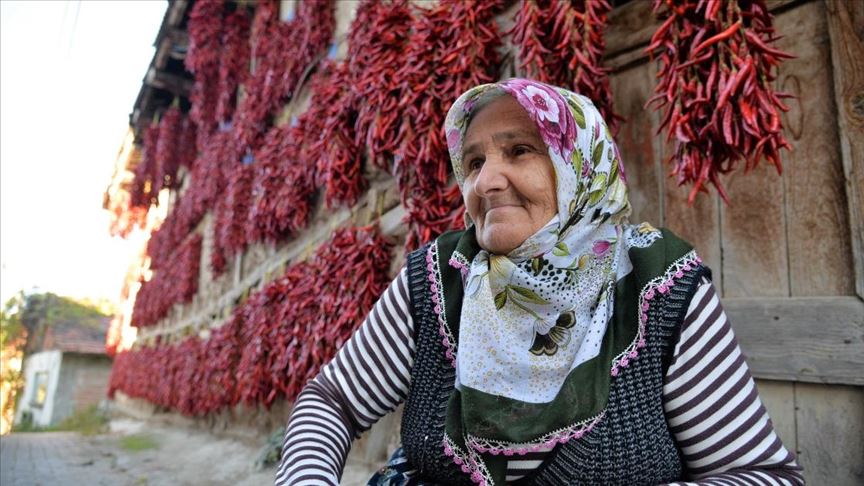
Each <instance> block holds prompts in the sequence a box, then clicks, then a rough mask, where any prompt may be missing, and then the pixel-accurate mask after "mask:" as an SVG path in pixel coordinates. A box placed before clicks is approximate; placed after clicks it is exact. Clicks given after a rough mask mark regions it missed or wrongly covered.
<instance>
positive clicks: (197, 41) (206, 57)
mask: <svg viewBox="0 0 864 486" xmlns="http://www.w3.org/2000/svg"><path fill="white" fill-rule="evenodd" d="M224 6H225V5H224V3H223V2H222V1H220V0H199V1H196V2H195V5H193V7H192V11H191V12H190V13H189V28H188V30H189V51H188V52H187V54H186V59H185V61H184V62H185V64H186V69H188V70H189V72H191V73H192V74H194V75H195V83H194V85H193V88H192V94H191V96H190V98H191V101H192V109H191V111H190V113H189V116H190V117H192V120H193V121H194V122H195V124H196V125H197V127H198V129H197V132H196V134H197V146H198V148H199V149H200V150H203V148H204V147H205V146H206V144H207V139H208V138H209V137H210V134H211V133H212V132H213V131H214V130H215V129H216V126H217V119H216V105H217V103H218V101H219V62H220V58H221V57H222V33H223V22H224V19H223V14H224Z"/></svg>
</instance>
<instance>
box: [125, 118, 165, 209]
mask: <svg viewBox="0 0 864 486" xmlns="http://www.w3.org/2000/svg"><path fill="white" fill-rule="evenodd" d="M158 143H159V126H158V125H156V124H151V125H150V126H149V127H147V128H146V129H144V148H143V150H142V152H141V160H140V161H139V162H138V165H137V166H135V169H134V171H133V172H134V173H135V179H134V180H133V183H132V186H131V188H130V190H129V198H130V204H131V205H132V207H139V208H148V209H149V208H150V205H151V204H152V203H153V202H155V201H154V199H155V197H156V194H155V193H154V192H153V179H154V175H155V172H156V145H157V144H158Z"/></svg>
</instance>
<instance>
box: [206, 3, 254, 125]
mask: <svg viewBox="0 0 864 486" xmlns="http://www.w3.org/2000/svg"><path fill="white" fill-rule="evenodd" d="M249 23H250V22H249V14H247V13H246V9H245V8H244V7H240V6H238V8H237V10H236V11H234V12H232V13H230V14H229V15H228V16H227V17H225V23H224V27H223V32H222V42H221V44H222V46H221V49H222V51H221V53H222V54H221V56H220V59H219V81H218V84H217V89H216V91H217V93H218V95H217V98H216V107H215V114H214V116H215V117H216V121H217V122H219V123H224V122H228V121H231V117H232V115H233V114H234V107H235V106H236V100H237V88H238V87H239V86H240V85H241V84H243V82H245V81H246V77H247V76H248V74H249Z"/></svg>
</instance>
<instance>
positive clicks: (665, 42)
mask: <svg viewBox="0 0 864 486" xmlns="http://www.w3.org/2000/svg"><path fill="white" fill-rule="evenodd" d="M654 11H655V12H656V13H657V15H658V18H660V19H661V20H663V24H662V25H661V26H660V28H659V29H658V30H657V32H656V33H655V34H654V36H653V37H652V38H651V44H650V45H649V46H648V48H647V49H646V50H647V51H649V52H651V53H652V56H654V57H657V58H658V59H659V66H660V69H659V73H658V77H659V78H660V82H659V83H658V85H657V87H656V88H655V93H656V95H655V96H654V97H652V98H651V100H649V104H650V103H652V102H656V103H657V109H660V110H663V120H662V122H661V125H660V128H661V130H662V129H666V130H667V134H668V135H667V141H668V140H671V139H672V138H674V139H675V152H674V154H673V155H672V156H671V157H670V158H669V163H670V164H671V165H672V166H673V168H672V174H673V175H674V176H675V178H676V180H677V181H678V184H679V185H683V184H693V187H692V189H691V190H690V195H689V198H688V201H689V202H690V203H692V202H693V200H694V199H695V197H696V195H697V194H698V193H699V192H700V191H704V192H707V184H708V183H711V184H713V185H714V187H715V188H717V191H718V192H719V193H720V196H721V197H722V198H723V200H724V201H726V202H727V203H728V202H729V197H728V195H727V194H726V191H725V190H724V189H723V185H722V184H721V181H720V177H719V176H720V174H725V173H728V172H731V171H732V170H734V169H735V168H736V166H737V165H738V162H739V161H740V160H742V159H743V160H745V161H746V165H745V167H746V169H747V170H749V169H752V168H754V167H756V165H757V164H758V163H759V161H760V159H762V158H763V157H764V158H765V159H767V160H768V162H769V163H771V164H773V165H774V166H775V167H776V168H777V172H778V173H779V172H781V170H782V165H781V161H780V149H781V148H784V147H785V148H787V149H788V148H790V146H789V143H788V142H787V141H786V138H785V137H784V136H783V133H782V131H783V127H782V126H781V123H780V112H781V111H787V110H788V109H789V108H788V107H786V106H785V105H784V104H783V102H782V99H783V98H785V97H788V96H790V95H788V94H785V93H778V92H775V91H774V88H773V87H772V86H771V83H772V82H773V81H774V80H775V79H776V78H777V70H778V66H779V65H780V63H781V62H782V61H783V60H784V59H789V58H792V57H793V56H792V55H790V54H787V53H785V52H781V51H779V50H777V49H775V48H774V47H772V46H771V44H772V43H773V42H774V41H775V40H777V38H778V37H777V36H776V33H775V31H774V28H773V27H772V20H771V19H772V17H771V14H770V13H769V12H768V8H767V6H766V5H765V2H764V0H740V1H738V0H687V1H676V2H671V1H669V0H655V1H654Z"/></svg>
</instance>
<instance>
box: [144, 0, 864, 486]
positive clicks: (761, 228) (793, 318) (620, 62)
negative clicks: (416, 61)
mask: <svg viewBox="0 0 864 486" xmlns="http://www.w3.org/2000/svg"><path fill="white" fill-rule="evenodd" d="M292 3H293V2H291V1H289V0H286V1H285V2H284V5H286V7H287V6H290V5H292ZM830 4H831V3H830V2H829V5H830ZM772 8H773V9H774V11H775V14H776V15H777V17H776V19H775V25H776V26H777V29H778V32H779V33H780V34H783V35H784V36H785V37H784V38H783V39H782V40H781V41H779V42H778V47H780V48H781V49H784V50H787V51H790V52H792V53H794V54H795V55H797V56H798V58H797V59H793V60H790V61H788V62H786V63H784V64H783V67H782V69H781V72H780V79H779V80H778V83H777V85H778V88H779V89H781V90H784V91H791V92H793V94H795V95H796V96H797V98H796V99H795V100H791V101H790V106H791V108H792V109H791V111H790V112H788V113H786V114H785V115H784V117H783V122H784V126H785V127H786V133H787V137H788V138H789V140H790V143H792V145H793V146H794V150H793V151H791V152H785V153H784V154H783V156H784V165H785V167H784V174H783V176H779V175H778V174H777V173H776V171H775V170H774V169H773V168H772V167H770V166H768V165H767V164H763V165H762V166H760V167H759V168H758V169H756V170H754V171H752V172H750V173H749V174H746V175H745V174H744V172H743V171H738V172H735V173H734V174H732V175H730V176H729V177H726V178H725V179H724V181H725V183H726V187H727V189H728V190H729V192H730V195H731V198H732V204H731V205H725V204H723V203H722V202H721V201H720V200H719V198H718V197H716V194H713V193H712V194H711V195H708V196H700V198H698V199H697V200H696V202H695V203H694V204H693V205H692V206H690V205H688V204H687V202H686V197H687V191H688V189H689V188H680V187H678V186H677V185H676V184H675V183H674V180H673V179H671V178H669V177H668V173H669V166H668V165H666V160H667V159H668V157H669V154H670V151H671V150H672V147H671V145H669V144H665V143H663V137H662V136H656V135H655V130H656V128H657V126H658V125H659V121H660V120H659V117H660V114H659V113H657V112H654V111H651V110H646V109H645V108H644V106H645V102H646V100H647V99H648V98H649V97H650V96H651V95H652V90H653V87H654V84H655V79H656V78H655V74H656V66H655V64H654V63H653V62H651V61H650V60H649V59H648V57H647V55H646V54H645V53H644V52H643V48H644V47H645V45H647V41H648V39H649V38H650V36H651V34H652V33H653V32H654V31H656V28H657V26H658V22H657V21H656V20H655V18H654V16H653V14H652V13H651V12H650V2H641V1H636V2H631V3H629V4H627V5H624V6H623V7H620V8H618V9H616V11H615V12H613V14H612V15H611V16H610V26H609V29H608V31H607V53H608V55H607V57H606V65H607V66H608V67H609V68H610V69H611V70H612V72H611V75H610V77H611V79H610V81H611V85H612V90H613V95H614V96H615V108H616V111H617V112H618V113H620V114H621V115H623V116H624V117H626V118H627V121H626V122H625V123H623V124H622V127H621V130H620V132H619V134H618V135H617V137H616V140H617V142H618V144H619V147H620V150H621V153H622V157H623V159H624V161H625V165H626V168H627V176H628V182H629V185H630V189H631V201H632V204H633V208H634V213H633V217H632V220H633V221H635V222H639V221H650V222H652V223H653V224H655V225H663V226H667V227H669V228H671V229H672V230H673V231H675V232H676V233H678V234H680V235H681V236H683V237H684V238H685V239H687V240H689V241H691V242H692V243H693V244H694V245H695V246H696V248H697V250H698V251H699V253H700V254H701V255H702V257H703V258H704V259H705V260H706V262H707V263H708V265H710V266H711V267H712V269H713V270H714V282H715V285H716V286H717V288H718V289H719V291H720V292H721V294H722V295H723V302H724V305H725V306H726V307H727V310H728V311H729V312H730V317H731V319H732V325H733V328H734V329H735V331H736V333H738V336H739V341H740V343H741V346H742V349H743V350H744V352H745V354H746V355H747V358H748V361H749V362H750V364H751V367H752V371H753V374H754V376H755V377H756V378H757V383H758V387H759V390H760V395H761V397H762V399H763V401H764V402H765V406H766V408H767V409H768V410H769V413H770V414H771V417H772V419H773V422H774V425H775V428H776V429H777V431H778V434H779V435H780V437H781V438H782V439H783V441H784V443H785V444H786V445H787V447H788V448H789V449H790V450H793V451H795V452H796V453H797V454H798V456H799V459H800V462H801V463H802V465H803V466H804V468H805V476H806V477H807V479H808V481H809V482H810V483H811V484H832V485H844V484H849V485H853V484H864V459H862V458H864V388H862V386H861V385H862V384H864V381H862V378H861V377H862V374H861V370H862V369H864V367H861V366H860V363H861V360H862V358H864V353H861V351H860V350H861V349H862V335H864V332H862V330H864V317H862V316H864V312H862V309H864V305H862V293H861V291H860V290H857V288H856V281H857V280H860V272H858V271H856V267H855V266H854V265H853V261H855V260H856V259H857V260H858V261H860V260H861V259H862V255H861V254H860V251H859V252H858V253H855V246H854V245H853V239H854V231H855V228H857V227H859V225H860V224H861V222H860V221H856V220H855V219H854V218H850V217H849V213H850V208H852V207H854V206H855V205H856V204H860V200H859V199H855V197H854V191H851V189H850V188H854V187H856V186H854V185H853V184H851V183H850V180H851V179H849V177H848V176H846V177H844V167H846V166H848V165H849V164H852V163H858V162H855V161H854V160H853V161H851V162H850V161H848V160H845V159H844V158H843V157H842V154H841V150H840V147H839V146H838V139H841V138H842V137H843V136H844V135H843V133H844V132H843V130H844V129H843V128H842V127H841V126H839V122H838V110H837V104H838V101H837V100H836V99H835V89H836V88H835V85H836V79H835V78H836V77H837V74H836V73H835V69H838V68H837V67H836V66H834V65H833V64H832V56H833V55H834V53H835V52H836V51H837V50H839V49H841V48H842V46H843V44H842V43H839V42H837V41H835V40H834V39H832V32H833V31H832V29H834V30H836V28H835V27H832V25H833V22H834V21H833V20H832V17H831V16H830V15H829V8H828V7H827V6H826V2H824V1H822V0H783V1H779V2H772ZM512 13H513V10H512V9H511V10H510V11H509V12H507V13H506V14H505V15H502V16H501V23H502V25H503V24H506V23H507V22H508V21H509V19H510V18H512ZM352 15H353V8H352V3H351V2H340V3H339V10H338V11H337V17H338V19H339V20H338V22H339V26H340V27H339V28H338V29H337V32H336V35H335V38H336V39H342V38H344V34H345V31H346V29H347V25H348V23H349V22H350V18H351V16H352ZM344 47H345V46H344V43H342V44H340V45H339V48H340V53H341V54H344ZM839 70H842V68H839V69H838V71H839ZM505 74H506V73H505ZM303 99H304V98H303V95H301V96H299V97H298V101H297V102H296V103H295V104H294V105H293V106H294V108H297V109H299V107H302V106H304V105H303ZM664 135H665V134H664ZM856 160H857V159H856ZM856 167H857V166H856ZM372 186H373V189H372V190H370V194H369V198H368V199H369V200H370V201H372V202H374V201H375V200H376V196H377V194H375V193H373V191H378V192H380V193H381V195H382V198H383V199H384V200H385V201H387V202H386V203H385V204H383V207H384V209H385V211H388V212H386V213H385V215H384V217H383V218H382V229H383V230H384V232H385V233H388V234H390V235H391V236H393V235H395V236H396V237H397V238H398V237H399V235H400V232H402V231H404V230H403V229H402V228H401V227H400V225H399V223H398V222H399V220H400V218H401V215H402V214H403V213H402V209H401V207H398V206H396V204H397V203H398V200H396V199H395V197H394V194H393V192H394V191H393V186H392V181H388V180H376V181H374V183H373V185H372ZM390 201H393V203H392V204H391V202H390ZM361 204H362V203H361ZM368 206H369V207H376V206H378V205H377V204H371V203H370V204H368ZM364 208H365V207H361V208H360V209H359V210H358V211H357V212H356V214H353V213H349V211H347V210H338V211H330V212H326V213H322V212H320V211H319V212H318V214H317V215H316V218H315V219H314V221H313V223H312V224H311V225H310V227H309V229H307V230H306V231H305V232H304V233H302V234H300V235H298V236H297V238H296V239H295V240H294V241H292V242H290V243H288V244H287V245H285V246H283V247H280V248H271V247H266V246H264V245H258V246H255V245H253V246H251V247H250V248H249V249H248V250H247V252H246V253H245V254H244V255H241V256H240V257H238V258H237V259H236V261H235V262H233V264H232V267H231V269H230V270H229V271H228V272H226V275H225V276H223V277H222V278H221V279H218V280H215V281H214V280H213V279H211V278H209V275H208V274H207V270H204V268H205V267H206V265H202V277H201V284H200V285H199V295H198V296H196V299H195V301H194V302H193V303H192V304H191V305H189V306H185V307H183V308H178V309H176V312H174V313H173V314H172V315H171V316H169V318H167V319H166V320H165V322H164V323H163V325H162V327H161V328H159V327H155V328H153V329H146V330H142V334H143V335H144V337H145V338H146V337H149V336H151V335H154V336H155V335H156V334H157V333H161V332H166V331H167V332H174V333H177V334H180V333H181V331H183V330H184V329H186V328H194V329H202V328H205V327H206V325H207V322H210V321H213V320H214V319H215V317H216V316H220V315H222V316H224V315H227V313H228V312H227V310H230V309H228V307H230V304H225V303H230V302H235V301H236V300H237V298H238V296H240V295H242V294H243V293H244V292H246V291H247V290H248V289H249V288H250V287H253V286H254V285H257V284H258V283H259V282H261V281H263V280H266V276H267V275H275V274H276V273H277V272H276V269H278V268H282V267H283V266H284V264H285V262H286V261H291V260H294V259H298V258H302V257H303V255H308V254H309V252H310V248H312V247H314V246H315V244H316V242H320V241H322V240H323V238H322V235H326V234H327V233H328V232H329V231H331V230H332V228H333V227H335V226H339V225H342V224H344V223H345V222H346V221H348V220H349V219H350V218H352V217H355V216H356V215H360V216H359V217H356V218H355V219H363V217H362V216H363V215H364V214H365V213H363V212H362V211H364V210H365V209H364ZM211 219H212V218H209V217H208V218H207V219H206V220H205V223H204V227H205V231H204V232H203V233H204V235H205V246H206V245H207V238H209V236H208V235H210V234H211V233H212V231H211V230H210V226H209V225H211V224H212V221H211ZM388 221H390V222H395V223H394V224H392V226H390V227H389V228H385V227H384V226H386V224H387V222H388ZM401 234H403V235H404V233H401ZM205 253H206V252H205ZM206 258H207V257H206V254H205V256H204V261H206ZM401 259H402V255H400V254H398V253H397V256H396V258H395V261H394V273H395V272H396V271H397V270H398V267H399V265H400V263H401ZM859 268H860V265H859ZM856 279H857V280H856ZM802 308H808V309H810V311H809V312H810V313H809V314H808V313H802V312H799V309H802ZM814 313H815V315H817V316H825V317H814ZM216 320H217V321H218V319H216ZM205 321H206V322H205ZM850 363H851V364H850ZM856 363H858V364H859V365H857V368H856ZM850 370H851V371H850ZM288 409H289V407H287V406H285V407H282V406H277V407H274V409H273V411H265V410H262V409H254V410H248V409H245V410H244V409H238V410H231V411H226V412H225V413H221V414H219V415H217V416H216V417H208V418H207V419H201V420H197V421H194V420H186V419H182V418H180V417H179V416H178V415H175V414H161V415H164V416H168V415H173V416H174V417H175V418H174V419H172V420H175V419H176V420H177V421H184V420H185V421H186V422H188V423H193V424H198V425H199V426H204V427H210V428H211V430H213V431H214V432H216V433H223V434H229V435H231V434H233V435H242V434H243V431H248V435H247V437H253V438H254V437H255V435H256V434H257V436H258V437H259V438H260V442H262V443H263V440H264V438H265V437H266V436H267V432H268V430H266V429H267V427H268V426H270V425H271V424H278V423H284V420H285V418H287V411H288ZM270 430H272V429H270ZM398 434H399V419H398V414H397V415H391V416H389V417H386V418H385V419H383V420H382V421H381V422H379V423H378V424H377V425H376V426H374V427H373V428H372V430H371V431H370V432H368V433H367V434H364V435H363V437H361V438H360V439H359V440H357V441H355V443H354V446H353V448H352V451H351V456H350V457H349V461H348V468H347V469H346V472H345V478H343V479H344V481H343V482H344V483H345V484H355V480H357V481H358V482H359V480H360V479H362V478H364V477H368V474H369V473H370V472H371V471H373V470H374V469H376V468H377V467H380V464H381V463H382V461H383V460H384V459H385V458H386V456H387V454H388V452H389V451H390V450H392V448H393V447H394V446H395V445H396V443H398ZM349 478H351V479H349Z"/></svg>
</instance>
